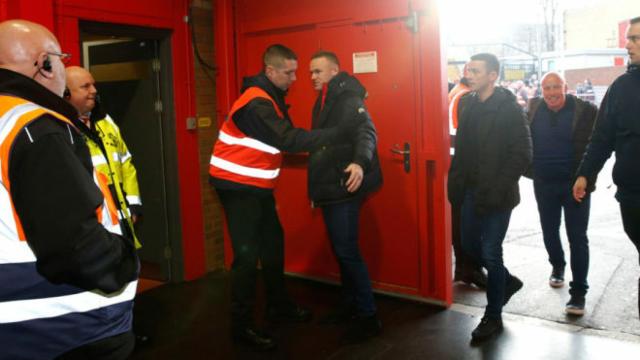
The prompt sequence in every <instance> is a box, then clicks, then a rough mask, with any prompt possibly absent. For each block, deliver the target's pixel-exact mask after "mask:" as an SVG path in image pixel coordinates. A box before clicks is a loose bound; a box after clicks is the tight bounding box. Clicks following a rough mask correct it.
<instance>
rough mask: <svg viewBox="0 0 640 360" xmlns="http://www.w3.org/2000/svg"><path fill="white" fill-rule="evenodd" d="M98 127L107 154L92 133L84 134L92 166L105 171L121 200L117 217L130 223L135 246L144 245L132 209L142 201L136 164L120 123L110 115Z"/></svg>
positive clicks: (116, 198) (96, 124)
mask: <svg viewBox="0 0 640 360" xmlns="http://www.w3.org/2000/svg"><path fill="white" fill-rule="evenodd" d="M95 129H96V132H97V134H98V136H99V137H100V141H101V142H102V146H104V150H105V152H106V157H105V154H104V153H103V152H102V150H101V149H100V145H99V144H97V143H96V142H95V141H94V140H93V139H92V138H91V137H89V136H84V139H85V140H86V142H87V147H88V148H89V153H90V154H91V162H92V163H93V167H94V168H95V169H96V171H97V172H98V173H100V174H104V175H105V177H106V179H107V182H108V184H109V185H111V187H110V189H112V190H113V191H114V192H115V194H112V195H113V198H114V200H116V201H118V204H117V205H119V206H118V209H117V210H118V218H119V219H120V221H121V222H122V223H123V224H124V225H125V226H127V227H128V231H129V233H130V235H131V236H132V237H133V240H134V243H135V245H136V249H139V248H140V247H141V245H140V242H139V241H138V238H137V236H136V233H135V229H134V227H133V220H132V219H131V210H130V209H129V205H142V201H141V200H140V190H139V188H138V177H137V173H136V168H135V167H134V166H133V163H132V161H131V153H130V152H129V149H128V148H127V145H126V144H125V142H124V140H123V139H122V135H121V134H120V128H118V125H116V123H115V122H114V121H113V120H112V119H111V117H110V116H109V115H107V116H106V117H105V118H104V119H101V120H98V121H96V122H95Z"/></svg>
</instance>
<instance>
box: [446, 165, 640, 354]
mask: <svg viewBox="0 0 640 360" xmlns="http://www.w3.org/2000/svg"><path fill="white" fill-rule="evenodd" d="M611 167H612V162H611V161H609V162H608V163H607V164H606V165H605V168H604V169H603V170H602V172H601V174H600V176H599V179H598V183H597V190H596V192H594V193H593V194H592V200H591V201H592V202H591V217H590V224H589V230H588V235H589V243H590V268H589V276H588V281H589V285H590V289H589V293H588V294H587V307H586V314H585V316H584V317H582V318H573V317H567V316H566V315H565V314H564V305H565V303H566V302H567V301H568V299H569V294H568V281H570V280H571V272H570V269H569V266H568V261H569V258H568V256H569V244H568V242H567V240H566V236H565V234H564V231H563V230H561V236H562V237H563V248H564V249H565V255H566V256H567V259H566V260H567V274H566V279H565V280H567V282H566V285H565V287H564V288H561V289H552V288H551V287H549V286H548V284H547V279H548V277H549V274H550V272H551V266H550V265H549V263H548V261H547V253H546V250H545V248H544V244H543V240H542V233H541V229H540V222H539V216H538V212H537V208H536V202H535V197H534V195H533V184H532V182H531V181H530V180H528V179H523V180H521V181H520V190H521V195H522V203H521V204H520V205H519V206H518V207H517V208H516V209H515V210H514V212H513V214H512V219H511V224H510V226H509V231H508V233H507V238H506V240H505V243H504V258H505V263H506V265H507V266H508V268H509V271H511V272H512V273H514V274H515V275H516V276H518V277H520V278H521V279H522V280H523V282H524V287H523V289H522V291H520V292H519V293H518V294H517V295H515V296H514V297H513V299H512V300H511V302H510V303H509V304H508V306H507V307H506V308H505V309H504V310H505V312H508V313H511V314H517V315H522V316H526V317H531V318H537V319H544V320H549V321H552V322H557V323H563V324H570V325H576V326H577V327H579V328H580V329H582V330H590V331H593V332H596V333H601V334H606V336H613V337H618V338H624V339H627V340H631V341H635V342H639V343H640V321H639V320H638V307H637V304H638V285H637V284H638V277H640V268H639V267H638V252H637V251H636V249H635V247H634V246H633V244H632V243H631V242H630V241H629V239H628V238H627V236H626V235H625V233H624V230H623V227H622V221H621V219H620V210H619V207H618V202H617V201H616V200H615V198H614V194H615V191H616V189H615V185H613V186H612V184H613V181H612V180H611ZM562 226H563V228H562V229H564V224H563V225H562ZM454 299H455V302H456V303H459V304H463V305H468V306H472V307H484V305H485V304H486V298H485V295H484V293H483V292H481V291H477V290H476V289H473V288H469V287H467V286H464V285H460V284H456V285H455V286H454ZM639 356H640V355H639Z"/></svg>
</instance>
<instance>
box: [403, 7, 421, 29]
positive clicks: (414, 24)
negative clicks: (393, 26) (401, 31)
mask: <svg viewBox="0 0 640 360" xmlns="http://www.w3.org/2000/svg"><path fill="white" fill-rule="evenodd" d="M405 24H406V25H407V28H409V30H411V32H412V33H414V34H417V33H418V30H419V28H420V27H419V25H420V24H419V23H418V12H417V11H415V10H410V11H409V16H408V17H407V21H405Z"/></svg>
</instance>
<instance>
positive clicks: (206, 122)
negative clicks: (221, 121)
mask: <svg viewBox="0 0 640 360" xmlns="http://www.w3.org/2000/svg"><path fill="white" fill-rule="evenodd" d="M209 126H211V118H210V117H208V116H207V117H199V118H198V127H199V128H203V127H209Z"/></svg>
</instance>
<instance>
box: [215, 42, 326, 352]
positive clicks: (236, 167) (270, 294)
mask: <svg viewBox="0 0 640 360" xmlns="http://www.w3.org/2000/svg"><path fill="white" fill-rule="evenodd" d="M263 66H264V68H263V71H262V72H261V73H260V74H258V75H256V76H253V77H247V78H245V79H244V84H243V86H242V95H241V96H240V98H238V100H236V102H235V103H234V104H233V106H232V108H231V111H230V112H229V115H228V118H227V120H226V121H225V122H224V124H223V125H222V127H221V129H220V133H219V135H218V140H217V141H216V143H215V145H214V148H213V153H212V155H211V162H210V166H209V174H210V175H211V178H210V179H211V184H212V185H213V186H214V188H215V189H216V191H217V193H218V196H219V197H220V201H221V202H222V206H223V208H224V211H225V214H226V217H227V226H228V229H229V234H230V237H231V243H232V246H233V256H234V258H233V265H232V268H231V275H232V284H231V288H232V289H231V291H232V295H231V297H232V301H231V318H232V320H231V322H232V324H231V333H232V337H233V339H234V341H238V342H242V343H245V344H248V345H250V346H252V347H254V348H255V349H257V350H269V349H273V348H274V347H275V346H276V343H275V342H274V340H273V338H272V337H271V336H270V335H269V334H267V333H265V332H264V331H261V330H258V329H257V328H256V327H255V324H254V320H253V311H254V303H255V291H256V276H257V270H256V266H257V264H258V261H260V265H261V267H262V276H263V279H264V282H265V287H266V296H267V317H268V319H270V320H273V321H289V322H306V321H309V320H310V319H311V311H310V310H308V309H305V308H303V307H300V306H298V305H296V304H295V303H294V302H293V301H291V300H290V298H289V296H288V295H287V292H286V290H285V284H284V234H283V230H282V226H281V224H280V220H279V219H278V214H277V212H276V206H275V199H274V197H273V189H274V187H275V185H276V180H277V179H278V175H279V173H280V165H281V162H282V152H283V151H286V152H301V151H310V150H313V149H315V148H318V147H320V146H323V145H326V144H328V143H329V142H330V141H332V140H333V139H334V138H336V136H337V134H338V129H337V128H335V129H327V130H313V131H306V130H303V129H297V128H295V127H293V125H292V122H291V119H290V118H289V114H288V112H287V105H286V104H285V95H286V93H287V90H288V89H289V87H290V86H291V84H292V83H293V82H294V81H295V80H296V69H297V68H298V61H297V57H296V54H295V53H294V52H293V51H292V50H291V49H289V48H287V47H285V46H283V45H279V44H276V45H272V46H269V47H268V48H267V49H266V51H265V53H264V54H263Z"/></svg>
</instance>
